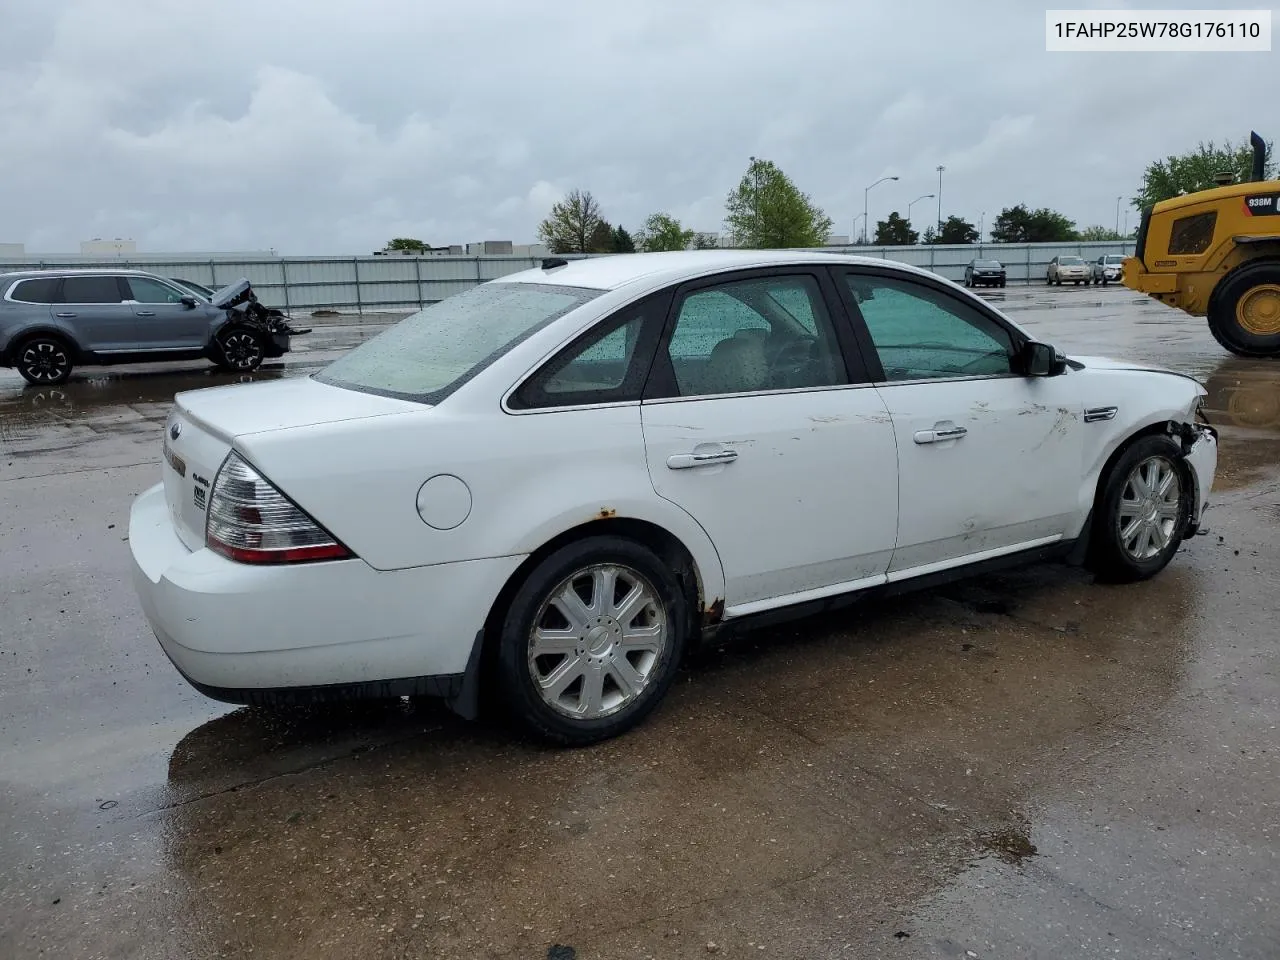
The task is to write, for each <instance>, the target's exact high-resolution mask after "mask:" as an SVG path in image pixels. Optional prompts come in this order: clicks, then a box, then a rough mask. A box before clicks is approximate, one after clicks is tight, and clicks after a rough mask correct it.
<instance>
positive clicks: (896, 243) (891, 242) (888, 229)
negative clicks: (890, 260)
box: [875, 210, 920, 247]
mask: <svg viewBox="0 0 1280 960" xmlns="http://www.w3.org/2000/svg"><path fill="white" fill-rule="evenodd" d="M875 242H876V244H877V245H878V246H882V247H903V246H909V245H910V244H913V243H919V242H920V234H918V233H916V232H915V231H914V230H912V229H911V221H910V220H905V219H903V218H902V217H900V216H898V211H897V210H895V211H893V213H891V214H889V218H888V219H887V220H878V221H876V238H875Z"/></svg>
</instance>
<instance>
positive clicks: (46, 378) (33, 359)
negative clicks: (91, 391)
mask: <svg viewBox="0 0 1280 960" xmlns="http://www.w3.org/2000/svg"><path fill="white" fill-rule="evenodd" d="M13 357H14V366H15V367H17V368H18V373H20V374H22V379H24V380H26V381H27V383H34V384H36V385H37V386H42V387H45V386H49V385H51V384H57V383H65V382H66V379H67V378H68V377H69V376H71V350H70V348H68V347H67V345H66V343H64V342H63V341H62V340H60V339H58V338H57V337H45V336H39V337H31V338H30V339H28V340H24V341H23V342H22V343H20V344H19V345H18V348H17V349H16V350H15V351H14V353H13Z"/></svg>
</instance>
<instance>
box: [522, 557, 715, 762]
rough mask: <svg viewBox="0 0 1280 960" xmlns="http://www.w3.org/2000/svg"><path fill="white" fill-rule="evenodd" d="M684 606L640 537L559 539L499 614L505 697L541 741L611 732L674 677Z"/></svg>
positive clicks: (644, 708)
mask: <svg viewBox="0 0 1280 960" xmlns="http://www.w3.org/2000/svg"><path fill="white" fill-rule="evenodd" d="M619 594H621V597H619ZM575 598H576V599H575ZM689 609H690V607H689V598H688V597H687V596H686V594H685V591H684V588H683V587H682V586H681V583H680V580H679V579H678V577H677V574H676V572H675V571H674V570H673V569H672V568H671V565H670V564H668V563H664V562H663V561H662V560H661V559H660V558H659V557H658V556H657V554H655V553H654V552H653V551H652V550H650V549H649V548H648V547H646V546H644V545H643V544H640V543H637V542H636V541H634V540H627V539H623V538H621V537H603V536H602V537H588V538H586V539H584V540H578V541H576V542H574V543H570V544H566V545H565V546H563V547H561V548H560V549H559V550H556V551H555V552H554V553H552V554H551V555H550V556H548V557H547V558H546V559H544V560H543V561H542V562H541V563H539V564H538V565H537V566H536V567H535V568H534V569H533V572H532V573H530V574H529V576H528V577H527V578H526V579H525V581H524V583H523V584H521V585H520V587H519V589H517V590H516V592H515V595H514V596H513V597H512V599H511V603H510V604H509V606H508V607H507V610H506V612H505V614H504V615H503V618H502V622H501V627H500V630H501V633H500V635H499V638H498V655H497V673H498V676H497V680H498V683H499V686H500V687H501V692H502V699H503V701H504V702H505V704H506V706H507V708H508V709H509V711H510V712H511V713H512V715H513V716H514V718H515V719H516V720H517V721H519V723H520V724H521V725H522V726H523V727H524V728H525V729H527V730H529V731H530V732H531V733H533V734H535V735H536V736H538V737H540V738H542V739H544V740H549V741H551V742H553V743H558V744H565V745H575V746H581V745H585V744H589V743H596V742H599V741H601V740H607V739H609V738H611V737H616V736H618V735H619V734H621V733H624V732H626V731H627V730H629V729H631V728H632V727H634V726H636V725H637V724H638V723H640V722H641V721H642V720H643V719H644V718H645V717H646V716H648V715H649V713H650V712H651V711H652V710H653V709H654V708H655V707H656V706H657V705H658V702H659V701H660V700H661V699H662V698H663V696H664V695H665V694H666V692H667V690H668V689H669V688H670V686H671V683H672V681H674V680H675V675H676V670H677V669H678V668H679V665H680V659H681V656H682V654H683V652H684V647H685V643H686V640H687V638H688V634H689V630H690V621H689ZM641 620H643V622H640V621H641ZM539 650H542V651H544V652H543V653H539V652H538V651H539Z"/></svg>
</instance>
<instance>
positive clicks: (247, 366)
mask: <svg viewBox="0 0 1280 960" xmlns="http://www.w3.org/2000/svg"><path fill="white" fill-rule="evenodd" d="M263 355H264V351H263V348H262V338H261V337H259V336H258V335H257V334H256V333H254V332H253V331H252V330H248V329H246V328H244V327H233V328H232V329H230V330H228V331H226V332H225V333H221V334H219V335H218V357H219V359H218V366H220V367H222V368H223V369H225V370H234V371H236V372H237V373H244V372H247V371H249V370H257V369H258V367H260V366H262V358H263Z"/></svg>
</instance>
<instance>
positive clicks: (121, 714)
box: [0, 288, 1280, 960]
mask: <svg viewBox="0 0 1280 960" xmlns="http://www.w3.org/2000/svg"><path fill="white" fill-rule="evenodd" d="M986 296H987V297H988V299H991V300H993V301H997V302H1001V301H1002V303H1001V305H1002V306H1004V307H1005V308H1006V309H1008V310H1009V311H1010V313H1011V314H1012V315H1013V316H1015V317H1016V318H1017V319H1019V320H1020V321H1023V322H1025V323H1026V325H1027V326H1028V328H1029V329H1031V330H1033V331H1034V332H1035V333H1036V335H1037V336H1039V337H1041V338H1043V339H1046V340H1049V341H1050V342H1053V343H1055V344H1057V345H1059V346H1060V347H1062V348H1064V349H1065V350H1066V351H1068V352H1077V353H1082V354H1084V353H1088V354H1102V355H1113V356H1122V357H1127V358H1132V359H1135V360H1142V361H1144V362H1155V363H1159V364H1161V365H1163V366H1169V367H1173V368H1175V369H1179V370H1184V371H1187V372H1191V373H1193V374H1195V375H1196V376H1199V377H1201V378H1202V379H1203V380H1204V381H1205V382H1206V384H1207V387H1208V390H1209V402H1208V415H1209V417H1210V419H1211V420H1212V421H1213V422H1214V423H1215V424H1217V425H1218V426H1219V427H1220V429H1221V430H1222V456H1221V461H1220V473H1221V477H1222V480H1221V482H1220V483H1219V484H1218V486H1217V487H1216V488H1215V490H1216V497H1215V500H1216V502H1215V504H1214V506H1213V507H1212V509H1211V510H1210V512H1209V514H1208V516H1207V524H1208V527H1209V532H1208V533H1207V534H1206V535H1205V536H1201V537H1197V538H1194V539H1193V540H1191V541H1189V542H1188V543H1187V544H1186V546H1185V548H1184V550H1183V552H1182V553H1180V554H1179V556H1178V558H1176V559H1175V561H1174V563H1173V564H1172V565H1171V566H1170V567H1169V569H1168V570H1166V571H1165V572H1164V573H1163V574H1162V575H1161V576H1159V577H1158V578H1156V579H1155V580H1152V581H1150V582H1148V583H1143V584H1137V585H1131V586H1124V587H1109V586H1103V585H1099V584H1095V583H1093V582H1092V581H1091V578H1089V577H1088V576H1087V575H1086V574H1084V573H1083V572H1082V571H1079V570H1072V569H1066V568H1061V567H1052V566H1050V567H1034V568H1030V569H1026V570H1021V571H1016V572H1013V573H1009V574H1004V575H1000V576H988V577H983V578H979V579H977V580H973V581H969V582H966V583H962V584H956V585H953V586H949V587H945V588H941V589H937V590H932V591H926V592H923V593H921V594H918V595H915V596H911V597H904V598H900V599H897V600H892V601H885V602H878V603H863V604H861V605H858V606H855V607H853V608H851V609H849V610H846V611H843V612H841V613H839V614H832V615H828V616H824V617H819V618H811V619H809V620H805V621H802V622H799V623H793V624H788V625H785V626H782V627H776V628H772V629H763V630H759V631H756V632H754V633H751V634H748V635H747V636H745V637H744V638H742V639H741V640H739V641H737V642H735V643H733V644H731V645H729V646H727V647H725V648H724V649H722V650H712V651H708V652H706V653H705V654H703V655H702V656H700V657H699V658H698V659H696V660H695V661H694V662H692V663H691V664H690V665H689V666H688V667H687V668H686V669H685V670H684V671H683V672H682V674H681V677H680V680H679V682H678V683H677V684H676V686H675V687H674V688H673V691H672V694H671V697H670V700H669V702H668V703H666V704H664V706H663V707H662V708H661V709H660V710H659V711H658V712H657V714H655V716H654V717H653V718H652V720H651V721H650V722H649V723H648V724H646V726H645V727H644V728H643V729H641V730H639V731H637V732H635V733H634V734H632V735H630V736H627V737H624V738H622V739H620V740H616V741H613V742H610V743H607V744H603V745H600V746H598V747H594V748H590V749H583V750H570V751H559V750H549V749H545V748H542V747H540V746H536V745H533V744H530V743H528V742H524V741H522V740H519V739H517V738H515V737H514V736H513V735H512V733H511V732H510V731H509V730H508V729H507V728H506V727H505V726H503V725H502V724H500V723H496V722H494V721H482V722H479V723H463V722H462V721H459V720H457V719H456V718H454V717H453V716H452V715H451V714H448V713H447V712H445V711H443V710H442V709H441V708H439V707H436V706H431V705H427V706H417V705H411V704H409V703H407V702H404V703H396V704H392V705H386V706H368V707H360V708H343V709H338V708H330V709H317V708H312V709H309V710H295V711H276V712H272V711H258V710H250V709H243V708H241V709H233V708H229V707H227V706H225V705H222V704H217V703H214V702H212V701H209V700H206V699H204V698H202V697H200V696H199V695H198V694H196V693H194V691H192V690H190V688H189V687H187V686H186V684H185V683H184V682H183V681H182V680H181V679H180V678H178V677H176V675H175V674H174V672H173V670H172V668H171V667H170V665H169V664H168V663H167V661H166V660H165V659H164V657H163V655H162V654H161V653H160V652H159V650H158V648H157V646H156V644H155V642H154V639H152V638H151V637H150V636H149V634H148V633H147V630H146V627H145V624H144V622H143V621H142V618H141V615H140V614H139V612H138V611H137V609H136V606H135V600H134V597H133V594H132V590H131V587H130V586H129V583H128V580H127V569H128V568H127V554H126V551H127V544H126V543H124V542H123V536H124V528H125V525H126V522H127V519H126V518H127V510H128V506H129V503H130V501H131V499H132V497H133V496H134V495H135V494H136V493H137V492H138V491H140V490H141V489H142V488H144V487H146V486H149V485H150V484H151V483H153V482H154V481H155V479H156V477H157V476H158V466H157V463H158V455H159V449H158V448H159V431H160V426H161V424H162V423H163V420H164V418H165V416H166V415H167V412H168V410H167V408H168V404H169V402H170V400H171V398H172V395H173V393H174V392H176V391H178V390H184V389H192V388H194V387H197V386H206V385H213V384H215V383H223V382H228V379H227V378H226V377H225V375H223V374H219V373H217V372H216V371H213V370H212V368H209V367H208V366H207V365H205V366H200V365H192V366H190V367H189V368H183V369H159V370H149V369H147V368H131V369H129V370H127V371H123V372H120V371H91V372H90V373H89V374H88V375H87V376H86V377H77V378H76V379H73V380H72V381H71V382H69V383H68V384H66V385H64V386H63V387H60V388H56V389H48V388H45V389H42V390H34V389H29V388H24V387H22V385H21V381H20V380H17V379H16V378H9V376H8V373H7V372H0V470H3V472H2V473H0V481H2V482H0V827H2V828H3V829H2V830H0V957H3V958H6V960H7V958H9V957H15V958H16V957H24V958H25V957H28V956H38V955H41V953H43V954H44V955H52V956H68V957H79V956H86V957H130V958H133V957H157V958H161V957H163V958H170V957H217V956H236V957H239V956H248V955H250V954H252V955H254V956H272V957H295V956H296V957H307V958H327V957H335V958H337V957H342V958H346V957H352V956H360V957H410V956H414V957H416V956H439V957H468V958H469V957H529V958H542V957H547V956H548V955H549V953H548V951H549V950H550V949H551V948H552V947H553V946H554V945H556V944H559V945H564V946H572V947H573V949H574V951H575V953H576V956H577V957H579V958H583V960H585V958H589V957H592V958H594V957H600V958H615V957H646V956H648V957H660V958H667V957H675V958H678V957H707V956H711V955H718V956H730V957H744V956H766V957H779V958H781V957H786V958H792V957H795V958H799V957H805V958H816V957H823V958H825V957H879V956H893V957H904V958H905V957H910V958H916V957H921V958H924V957H928V958H933V957H959V958H968V957H975V956H976V957H980V958H995V957H1053V958H1059V957H1067V956H1079V957H1094V956H1123V957H1126V958H1128V957H1143V958H1145V957H1182V956H1188V957H1189V956H1201V957H1215V958H1216V957H1229V956H1242V957H1256V958H1271V957H1274V956H1275V946H1276V944H1277V943H1280V917H1277V915H1276V913H1275V911H1274V910H1273V909H1271V905H1272V904H1274V903H1275V902H1277V900H1280V873H1278V872H1277V871H1276V870H1275V858H1276V855H1277V850H1278V849H1280V845H1278V843H1277V837H1276V832H1275V831H1276V827H1275V816H1274V811H1275V809H1276V808H1277V806H1278V805H1280V787H1278V786H1277V784H1280V754H1278V753H1277V751H1276V750H1275V746H1274V734H1275V730H1276V728H1277V725H1278V724H1280V684H1278V683H1277V669H1276V668H1277V656H1278V655H1277V652H1276V646H1275V630H1274V626H1273V624H1274V622H1275V618H1276V616H1277V614H1278V613H1280V599H1278V597H1277V591H1276V590H1275V583H1276V582H1277V580H1278V579H1280V578H1278V577H1277V574H1278V573H1280V546H1278V545H1277V544H1278V541H1277V537H1276V531H1277V528H1278V527H1280V510H1277V508H1276V503H1277V502H1278V501H1280V474H1278V473H1277V469H1276V465H1277V462H1280V422H1278V421H1277V417H1278V416H1280V411H1278V410H1277V397H1280V364H1267V363H1260V362H1254V361H1245V360H1241V359H1238V358H1233V357H1229V356H1227V355H1225V354H1224V353H1223V352H1222V351H1221V350H1220V349H1219V348H1218V347H1217V346H1216V344H1214V343H1213V341H1212V340H1211V338H1209V336H1208V334H1207V332H1206V331H1205V330H1204V329H1203V326H1202V323H1203V322H1202V321H1194V320H1191V319H1189V318H1181V317H1179V316H1178V315H1176V314H1173V313H1172V312H1171V311H1166V310H1164V309H1163V308H1160V307H1158V306H1154V307H1153V305H1152V304H1150V302H1149V301H1146V300H1142V301H1140V302H1135V301H1134V298H1133V297H1132V296H1131V295H1130V294H1128V293H1127V292H1123V291H1118V290H1115V289H1114V288H1113V289H1111V290H1099V289H1097V288H1093V289H1088V290H1086V289H1081V290H1075V291H1073V290H1070V289H1068V290H1067V291H1065V292H1058V291H1054V292H1053V293H1049V292H1048V291H1046V290H1037V289H1035V288H1027V289H1025V290H1024V289H1016V288H1009V289H1008V290H1002V291H999V293H988V294H986ZM369 332H370V325H367V324H366V325H363V326H361V327H360V328H359V329H358V330H353V331H352V335H353V336H354V335H355V334H357V333H358V334H359V335H360V336H367V335H368V334H369ZM343 336H345V334H342V333H339V334H336V335H335V336H334V337H333V339H331V340H330V341H328V342H327V343H326V345H325V346H324V349H323V351H320V352H321V353H322V354H325V355H329V354H331V353H333V352H334V351H337V350H341V349H343V348H344V346H345V347H349V346H350V345H352V343H353V342H354V340H353V341H351V342H347V341H346V340H344V339H342V338H343ZM313 361H314V362H313ZM319 362H322V361H320V360H318V359H316V358H314V357H310V358H309V357H308V356H305V355H304V354H303V353H299V354H297V355H292V356H291V357H289V358H287V361H286V362H285V363H283V364H279V365H276V366H274V367H273V368H270V369H268V368H264V369H263V370H262V371H260V372H258V373H257V374H255V378H258V379H264V378H271V377H279V376H292V375H300V374H305V373H308V372H311V371H312V370H314V369H315V368H316V366H318V364H319Z"/></svg>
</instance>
